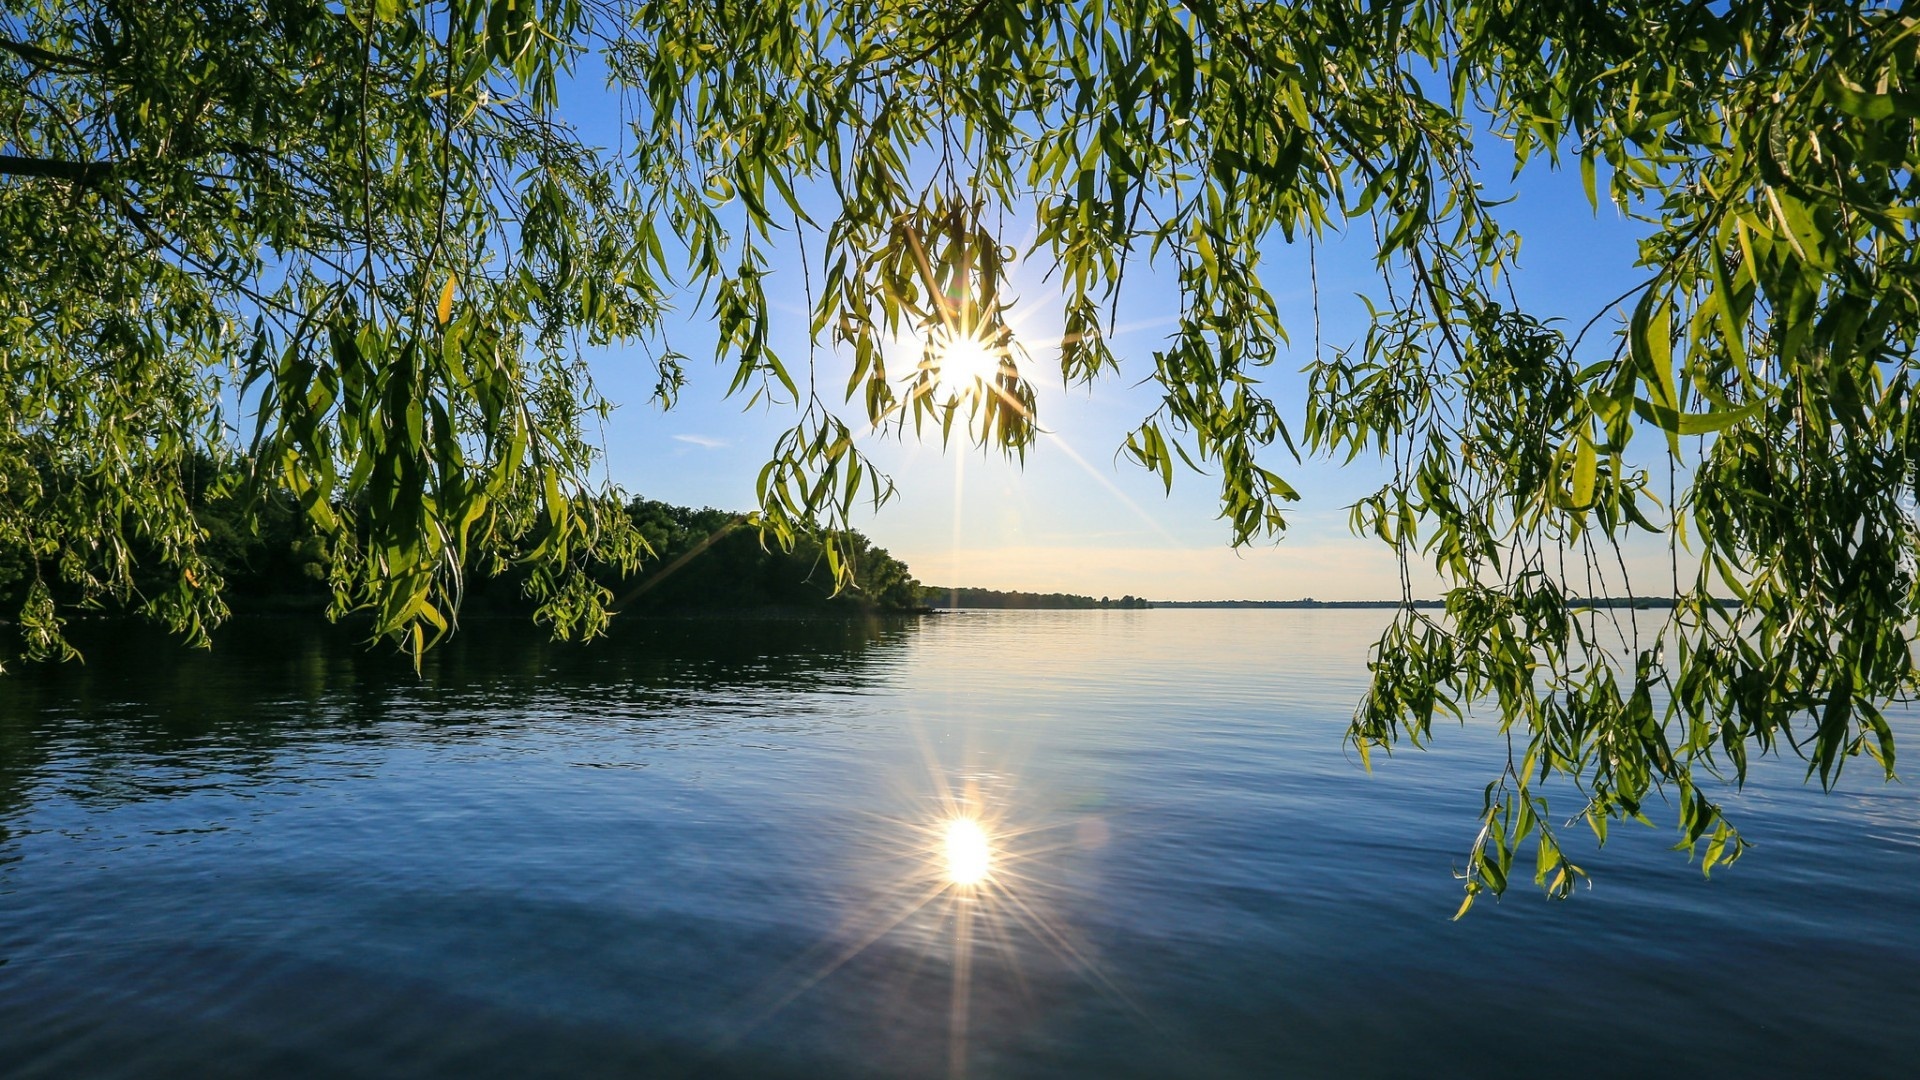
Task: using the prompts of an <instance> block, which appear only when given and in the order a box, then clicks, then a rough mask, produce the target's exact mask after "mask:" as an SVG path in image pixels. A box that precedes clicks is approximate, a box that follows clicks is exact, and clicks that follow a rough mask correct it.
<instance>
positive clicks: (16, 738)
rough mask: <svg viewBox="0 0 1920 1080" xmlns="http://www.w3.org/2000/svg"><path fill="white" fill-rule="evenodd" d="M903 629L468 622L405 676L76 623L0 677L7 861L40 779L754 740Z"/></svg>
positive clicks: (247, 638)
mask: <svg viewBox="0 0 1920 1080" xmlns="http://www.w3.org/2000/svg"><path fill="white" fill-rule="evenodd" d="M915 625H916V623H915V622H914V620H912V619H910V618H908V619H900V618H896V619H859V618H851V619H849V618H826V619H778V620H775V619H664V618H663V619H629V620H625V621H622V622H619V623H616V625H615V629H614V631H613V633H612V634H610V635H609V636H608V637H606V638H604V639H601V640H599V641H595V642H593V643H591V644H589V645H579V644H566V643H556V642H552V641H548V640H546V639H545V638H543V637H542V636H541V635H540V634H539V633H538V632H537V631H535V630H533V629H531V628H530V627H529V626H528V625H527V624H526V623H524V622H521V621H517V620H516V621H508V620H499V621H493V620H476V621H473V622H471V623H469V624H468V625H466V626H465V627H463V629H462V630H461V631H460V632H459V633H458V634H456V635H454V636H453V637H452V638H450V639H449V640H448V641H447V642H445V643H444V644H443V645H442V646H441V647H439V648H437V649H435V650H433V651H432V652H430V653H428V654H427V656H426V657H425V659H424V661H423V663H422V666H421V670H420V672H419V673H418V674H417V675H416V674H415V672H414V671H413V669H412V667H411V666H410V664H409V662H408V661H407V660H406V659H405V658H404V657H401V656H399V655H397V654H396V653H394V652H393V651H392V650H391V649H389V648H387V647H385V646H373V647H369V646H367V644H366V643H365V642H364V640H362V639H361V638H359V637H357V636H356V635H355V634H354V633H353V632H351V631H349V630H344V629H341V628H336V627H326V626H315V625H314V624H312V623H309V622H305V621H302V620H294V619H241V620H236V621H235V622H234V623H232V624H230V625H229V626H228V627H226V628H225V629H223V630H222V631H221V632H220V633H218V634H217V635H216V637H215V646H214V648H213V649H212V650H211V651H202V650H192V649H185V648H182V647H181V646H180V645H179V644H178V643H177V642H176V641H175V640H174V639H172V638H170V637H168V636H167V635H165V634H164V633H162V632H159V631H157V630H153V629H150V628H147V627H142V626H137V625H128V624H118V623H114V624H96V625H91V626H87V625H83V626H80V627H78V628H77V630H76V633H75V634H74V638H75V640H76V644H78V645H79V646H80V647H81V649H82V651H83V653H84V654H85V656H86V660H85V662H84V663H67V664H48V665H38V666H33V665H20V666H18V667H15V668H13V669H12V670H10V671H9V672H8V674H6V675H5V676H0V861H4V860H5V858H6V855H5V850H6V846H7V832H6V831H5V830H6V824H7V822H9V821H17V820H18V818H19V817H20V816H21V815H23V814H24V813H25V812H26V810H27V809H28V806H29V804H30V802H31V801H32V799H33V798H34V797H36V795H45V794H47V793H48V790H49V789H48V785H50V784H51V785H54V786H55V787H57V789H58V790H59V791H60V793H61V794H63V795H65V796H68V797H71V798H74V799H76V800H79V801H83V802H92V803H99V802H108V803H119V802H125V801H130V800H137V799H143V798H164V797H168V796H172V795H178V794H185V793H187V792H189V791H193V790H204V789H206V788H208V787H220V786H233V785H236V784H244V785H247V786H253V785H257V784H260V783H266V782H272V781H275V780H289V781H295V782H308V781H311V780H312V779H314V778H315V777H314V776H313V775H312V770H311V769H310V768H308V767H307V761H306V759H307V757H308V755H305V754H299V753H290V752H289V751H295V750H298V749H300V748H303V747H305V748H314V749H316V750H324V751H325V752H327V753H328V754H339V753H343V752H348V751H350V750H351V749H352V748H353V747H355V746H357V745H360V744H364V743H366V742H368V741H374V742H379V741H385V740H391V739H394V738H407V739H411V740H415V741H419V740H423V739H424V740H431V741H439V740H445V739H463V738H468V737H471V736H472V735H475V734H478V733H480V732H482V731H487V732H498V731H500V730H501V728H502V726H503V725H511V726H512V727H514V728H516V729H519V730H523V731H530V732H535V733H537V732H538V731H539V730H540V728H541V727H542V725H543V724H547V723H566V724H571V725H580V724H589V723H599V722H613V723H620V722H627V723H635V724H639V725H641V726H642V727H643V728H644V727H646V726H650V725H661V726H667V727H671V728H673V729H674V730H681V731H684V730H689V729H693V728H722V729H724V728H726V727H728V726H729V725H734V724H738V723H740V722H742V721H747V720H751V721H752V722H753V723H755V724H756V725H757V726H759V727H760V728H764V727H765V726H766V725H767V724H768V723H775V724H779V723H782V722H783V719H784V720H791V719H794V718H795V717H797V716H798V715H799V714H802V713H804V712H805V711H806V710H807V709H809V708H818V703H817V702H810V701H808V700H807V696H808V695H810V694H817V693H820V692H828V693H832V692H845V691H857V690H859V689H861V688H862V687H865V686H868V685H871V684H872V683H873V682H874V681H876V679H878V678H879V677H880V674H881V672H882V671H883V669H884V667H885V666H886V665H885V659H886V658H887V657H889V656H891V655H894V654H895V653H896V651H897V649H898V648H899V647H900V646H901V645H902V644H903V641H904V637H905V635H906V634H908V633H910V632H911V631H912V629H913V628H914V626H915ZM768 691H774V692H775V694H774V696H772V697H769V696H767V692H768ZM768 706H771V709H770V708H769V707H768ZM773 711H784V712H788V713H792V714H794V716H790V717H786V718H783V717H781V716H778V715H771V712H773ZM818 719H819V718H817V717H816V722H817V721H818ZM36 788H38V789H39V790H37V791H36Z"/></svg>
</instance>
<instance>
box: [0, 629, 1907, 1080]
mask: <svg viewBox="0 0 1920 1080" xmlns="http://www.w3.org/2000/svg"><path fill="white" fill-rule="evenodd" d="M1387 618H1388V613H1386V612H1382V611H1337V610H1148V611H1107V612H1103V611H1072V612H960V613H954V614H947V615H941V616H936V617H929V618H926V619H922V620H907V621H901V622H895V623H872V624H868V623H856V622H842V621H808V620H785V621H754V620H723V619H713V620H684V621H675V620H664V619H661V620H651V621H642V620H636V621H634V622H633V623H631V624H629V625H624V626H620V627H618V629H617V632H616V634H615V636H613V637H612V638H610V639H608V640H603V641H599V642H595V643H593V644H592V645H588V646H584V647H582V646H577V645H574V646H569V645H554V644H546V643H541V642H538V641H534V640H529V639H530V636H531V635H530V634H529V633H528V632H527V631H526V629H525V628H524V627H520V626H517V625H501V624H487V623H478V624H475V625H472V626H469V627H468V628H467V629H466V630H464V631H463V632H462V633H461V634H460V635H458V636H457V637H455V638H454V639H453V640H452V641H450V642H449V643H448V644H447V645H445V646H444V647H443V648H442V649H440V650H438V651H436V652H435V653H433V654H430V655H429V656H428V658H427V660H426V662H425V665H424V668H423V671H422V672H421V674H420V675H418V676H416V675H415V674H414V672H413V671H412V669H411V667H410V666H408V665H407V664H406V663H405V662H404V661H402V660H399V659H397V658H395V657H394V656H392V655H391V654H390V653H388V652H386V651H382V650H372V651H369V650H368V649H367V648H366V647H365V646H364V645H362V644H360V643H358V642H356V641H355V640H353V639H352V638H351V636H348V635H343V634H341V633H338V632H328V631H321V630H316V629H314V628H311V627H308V626H306V625H304V624H301V623H297V622H292V621H274V620H254V621H244V622H240V623H236V624H234V625H233V626H231V627H229V628H227V629H226V630H224V631H223V632H222V634H221V636H220V638H219V642H218V647H217V648H216V649H215V650H214V651H212V652H211V653H202V652H190V651H187V650H182V649H180V648H178V647H177V646H174V645H171V644H170V643H168V642H167V641H166V639H164V638H162V637H160V636H157V635H154V634H151V633H146V632H133V631H128V630H114V629H108V628H103V627H83V628H82V634H81V637H82V641H83V644H84V646H85V647H86V649H87V662H86V663H85V664H84V665H80V664H69V665H62V666H57V667H43V668H30V667H25V666H23V667H20V668H17V669H15V670H14V671H13V672H11V673H10V674H8V675H6V676H4V677H0V1074H3V1075H6V1076H10V1077H11V1076H22V1077H26V1076H33V1077H40V1076H45V1077H75V1076H81V1077H86V1076H126V1077H152V1076H193V1077H202V1076H224V1075H233V1076H265V1075H272V1076H278V1077H287V1076H341V1075H356V1076H460V1077H467V1076H500V1077H508V1076H529V1075H554V1076H562V1075H564V1076H673V1075H688V1076H742V1077H785V1076H791V1077H818V1076H876V1077H880V1076H888V1077H891V1076H901V1077H920V1076H927V1077H944V1076H956V1075H968V1076H980V1077H1000V1076H1005V1077H1042V1076H1097V1077H1110V1076H1222V1077H1232V1076H1247V1077H1256V1076H1257V1077H1267V1076H1288V1075H1298V1076H1318V1075H1334V1074H1338V1075H1341V1076H1414V1075H1489V1074H1492V1075H1517V1074H1528V1075H1532V1074H1535V1073H1553V1074H1558V1075H1573V1076H1621V1075H1632V1074H1636V1073H1637V1074H1647V1073H1654V1074H1661V1075H1671V1074H1678V1073H1682V1072H1687V1073H1693V1074H1701V1075H1729V1076H1757V1075H1793V1074H1811V1073H1815V1072H1819V1073H1835V1074H1840V1075H1849V1076H1871V1075H1879V1076H1894V1075H1911V1072H1910V1070H1911V1069H1912V1068H1913V1067H1914V1062H1915V1061H1916V1060H1920V978H1917V977H1916V976H1920V889H1917V888H1916V887H1917V886H1920V797H1916V793H1915V791H1914V789H1913V788H1912V787H1910V786H1903V785H1899V784H1887V783H1884V782H1883V781H1882V780H1881V778H1880V775H1879V773H1878V771H1877V767H1875V766H1874V765H1873V764H1872V763H1871V762H1869V761H1866V760H1865V759H1861V760H1858V761H1854V762H1851V763H1849V765H1848V767H1847V769H1846V772H1845V774H1844V776H1843V779H1842V783H1841V784H1840V787H1839V790H1837V791H1836V792H1834V793H1832V794H1823V793H1821V792H1820V790H1819V788H1818V785H1817V784H1815V785H1813V786H1807V785H1804V784H1803V783H1802V782H1801V778H1802V776H1803V774H1804V766H1803V765H1802V764H1800V763H1799V762H1797V761H1794V760H1791V759H1789V760H1785V761H1780V760H1769V761H1766V762H1763V763H1760V764H1758V765H1757V767H1756V768H1755V770H1754V772H1753V774H1752V777H1751V779H1750V781H1749V783H1748V786H1747V788H1746V790H1745V791H1743V792H1738V793H1734V794H1732V795H1731V796H1730V797H1729V799H1728V802H1729V806H1730V812H1731V814H1732V816H1733V818H1734V820H1735V822H1736V824H1738V825H1739V826H1740V827H1741V829H1742V831H1743V832H1744V833H1745V835H1746V836H1747V837H1748V838H1749V839H1750V840H1751V841H1752V842H1753V845H1754V846H1753V848H1752V850H1751V851H1749V852H1748V854H1747V855H1746V857H1745V858H1744V859H1742V860H1741V862H1740V863H1739V864H1737V865H1735V866H1732V867H1728V868H1724V869H1716V871H1715V872H1714V875H1713V877H1712V879H1711V880H1704V879H1703V878H1702V876H1701V874H1700V872H1699V869H1698V867H1697V865H1695V864H1690V863H1689V862H1688V861H1687V860H1686V858H1685V857H1684V856H1683V855H1680V854H1676V853H1674V852H1671V851H1669V850H1668V847H1669V846H1670V845H1671V844H1672V842H1673V840H1674V832H1673V829H1672V814H1671V812H1670V810H1669V809H1668V808H1666V807H1663V806H1659V805H1655V806H1652V807H1650V814H1651V816H1652V817H1653V818H1654V819H1655V821H1656V823H1657V824H1658V826H1659V827H1658V828H1654V829H1647V828H1643V827H1639V826H1616V828H1615V829H1614V831H1613V833H1612V836H1611V838H1610V840H1609V842H1608V844H1607V845H1606V846H1605V847H1604V848H1600V849H1597V850H1596V849H1595V848H1594V845H1593V843H1592V838H1591V835H1590V834H1588V833H1586V831H1585V828H1584V826H1575V827H1574V828H1570V829H1568V830H1566V831H1565V835H1566V837H1568V838H1569V840H1570V843H1569V847H1570V849H1571V852H1572V854H1573V858H1574V859H1575V861H1576V862H1579V863H1580V864H1581V865H1582V866H1584V867H1585V868H1586V869H1587V870H1588V871H1589V872H1590V874H1591V875H1592V878H1593V886H1592V887H1591V888H1590V889H1587V888H1583V889H1581V890H1580V891H1579V893H1578V894H1577V895H1576V896H1575V897H1574V898H1573V899H1571V900H1569V901H1567V902H1564V903H1553V902H1549V901H1547V900H1545V899H1544V898H1542V897H1541V896H1540V895H1539V894H1538V893H1537V892H1536V891H1534V890H1533V887H1532V885H1531V873H1530V872H1529V873H1528V874H1526V875H1525V876H1524V877H1520V876H1519V875H1516V877H1517V878H1518V879H1519V880H1517V881H1516V883H1515V885H1514V887H1513V888H1512V889H1511V890H1510V891H1509V893H1508V894H1507V896H1506V897H1504V898H1503V899H1501V900H1499V901H1498V902H1495V901H1493V900H1492V899H1483V900H1482V901H1481V902H1480V903H1478V904H1476V906H1475V907H1474V910H1473V911H1472V912H1471V913H1470V914H1469V915H1468V916H1467V917H1466V918H1465V919H1463V920H1461V921H1458V922H1454V921H1451V916H1452V915H1453V913H1454V909H1455V908H1456V907H1457V906H1458V903H1459V900H1460V886H1459V882H1458V881H1456V880H1455V879H1454V878H1453V870H1454V868H1456V867H1458V866H1460V865H1463V864H1464V860H1465V855H1466V852H1467V849H1468V846H1469V844H1470V843H1471V841H1472V838H1473V835H1474V832H1475V829H1476V815H1477V813H1478V811H1479V808H1480V800H1481V789H1482V787H1483V786H1484V785H1485V783H1486V782H1487V781H1489V780H1491V779H1493V777H1494V775H1495V773H1496V771H1497V768H1498V763H1499V762H1501V761H1503V760H1504V753H1505V751H1504V744H1503V743H1502V742H1501V741H1500V740H1499V738H1498V737H1497V735H1496V733H1495V732H1494V731H1493V726H1492V725H1491V724H1490V723H1488V722H1486V721H1484V720H1482V721H1475V722H1472V723H1470V724H1468V725H1467V726H1466V727H1464V728H1455V727H1452V726H1443V727H1440V728H1437V730H1436V734H1437V736H1438V738H1437V743H1436V746H1435V747H1434V748H1433V749H1432V750H1430V751H1425V752H1421V751H1414V750H1411V749H1404V750H1402V751H1400V752H1398V753H1396V754H1395V755H1393V756H1392V757H1391V758H1389V759H1384V760H1383V759H1381V758H1378V757H1376V759H1375V765H1374V769H1373V771H1372V772H1371V773H1368V772H1366V771H1364V770H1362V769H1361V768H1360V766H1359V763H1358V761H1357V759H1356V758H1355V756H1354V754H1353V753H1352V752H1351V751H1350V750H1348V749H1347V748H1345V747H1344V746H1343V744H1342V735H1343V733H1344V730H1345V725H1346V721H1347V718H1348V716H1349V715H1350V713H1351V711H1352V708H1353V705H1354V703H1355V701H1356V700H1357V699H1358V697H1359V695H1360V691H1361V687H1362V683H1363V679H1364V676H1365V657H1366V648H1367V645H1368V644H1370V643H1371V641H1372V640H1373V638H1374V636H1375V635H1376V634H1377V633H1378V631H1379V630H1380V628H1381V627H1382V626H1383V625H1384V624H1385V622H1386V620H1387ZM1895 724H1896V730H1897V733H1898V736H1899V737H1900V738H1901V739H1902V740H1904V741H1903V742H1902V743H1901V746H1902V747H1903V748H1904V749H1905V750H1906V753H1907V754H1908V755H1914V754H1916V753H1920V723H1916V722H1915V720H1914V719H1913V718H1912V716H1911V715H1910V714H1905V713H1902V714H1900V715H1899V716H1898V718H1897V719H1896V720H1895ZM1905 760H1911V757H1909V758H1907V759H1905ZM1575 809H1576V802H1575V800H1573V799H1570V798H1565V797H1563V798H1562V799H1561V801H1560V802H1559V803H1558V804H1557V805H1556V810H1557V811H1558V812H1559V814H1560V816H1562V817H1564V816H1570V815H1571V813H1572V812H1573V811H1574V810H1575ZM954 817H968V818H973V819H977V820H979V821H980V822H982V823H983V828H984V831H985V840H986V845H987V850H986V851H985V852H980V851H978V850H977V843H978V837H969V836H965V835H962V836H959V837H958V838H957V839H958V841H959V844H960V849H961V850H960V854H959V855H956V854H955V852H954V850H952V849H951V848H950V846H949V844H948V836H947V833H946V829H947V823H948V821H949V820H950V819H952V818H954ZM962 856H964V858H962V861H967V860H974V862H975V863H976V865H975V866H974V868H975V869H976V870H977V869H978V866H977V860H978V858H980V857H982V856H984V857H985V858H986V859H987V863H986V872H987V873H988V875H989V876H988V878H987V880H986V882H985V883H984V884H983V885H980V886H976V887H973V888H970V889H960V888H956V887H955V886H953V885H952V883H951V881H950V880H949V878H950V870H951V869H952V868H953V866H954V865H956V864H955V863H954V862H953V860H954V859H955V858H961V857H962Z"/></svg>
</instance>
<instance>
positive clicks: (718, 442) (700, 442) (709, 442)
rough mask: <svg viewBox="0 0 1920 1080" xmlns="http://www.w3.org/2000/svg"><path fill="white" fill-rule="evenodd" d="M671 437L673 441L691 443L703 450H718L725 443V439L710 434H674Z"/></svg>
mask: <svg viewBox="0 0 1920 1080" xmlns="http://www.w3.org/2000/svg"><path fill="white" fill-rule="evenodd" d="M673 438H674V441H675V442H683V443H692V444H693V445H695V446H698V447H700V448H701V449H703V450H718V449H720V448H721V447H723V446H726V445H727V440H725V439H716V438H714V437H713V436H711V435H675V436H674V437H673Z"/></svg>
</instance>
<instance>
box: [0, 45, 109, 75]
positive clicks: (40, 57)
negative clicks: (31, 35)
mask: <svg viewBox="0 0 1920 1080" xmlns="http://www.w3.org/2000/svg"><path fill="white" fill-rule="evenodd" d="M0 52H9V53H12V54H13V55H15V56H17V57H19V58H20V59H22V60H25V61H28V62H29V63H33V64H38V65H40V66H41V67H48V68H58V69H60V70H62V71H74V72H78V71H92V70H93V69H94V64H93V62H92V61H90V60H88V59H86V58H85V57H81V56H69V55H67V54H66V53H57V52H53V51H52V50H50V49H43V48H41V47H39V46H38V45H29V44H27V43H26V42H24V41H10V40H8V39H6V38H0Z"/></svg>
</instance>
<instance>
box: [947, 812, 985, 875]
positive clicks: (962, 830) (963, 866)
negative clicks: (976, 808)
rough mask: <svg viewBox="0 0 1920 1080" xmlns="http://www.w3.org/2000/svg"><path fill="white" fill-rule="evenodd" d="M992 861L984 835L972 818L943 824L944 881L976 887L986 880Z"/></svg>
mask: <svg viewBox="0 0 1920 1080" xmlns="http://www.w3.org/2000/svg"><path fill="white" fill-rule="evenodd" d="M992 861H993V854H992V851H991V850H990V849H989V848H988V847H987V831H986V830H985V829H983V828H981V827H980V823H979V822H978V821H975V820H974V819H972V818H964V817H962V818H954V819H953V820H952V821H949V822H947V879H948V880H949V881H952V882H953V883H954V884H955V885H978V884H980V883H981V882H982V881H985V880H986V879H987V870H988V867H989V865H990V864H991V863H992Z"/></svg>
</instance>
